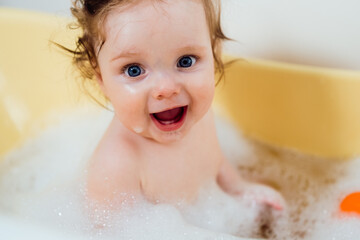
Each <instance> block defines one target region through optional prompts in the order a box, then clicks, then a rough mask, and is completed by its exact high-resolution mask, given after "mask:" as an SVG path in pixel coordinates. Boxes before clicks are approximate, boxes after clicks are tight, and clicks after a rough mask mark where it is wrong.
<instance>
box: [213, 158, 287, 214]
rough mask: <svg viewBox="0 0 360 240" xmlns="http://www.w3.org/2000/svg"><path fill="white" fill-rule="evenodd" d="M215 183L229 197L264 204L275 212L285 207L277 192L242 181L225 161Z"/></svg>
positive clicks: (260, 185) (264, 186)
mask: <svg viewBox="0 0 360 240" xmlns="http://www.w3.org/2000/svg"><path fill="white" fill-rule="evenodd" d="M217 182H218V184H219V185H220V187H221V188H222V189H223V190H224V191H225V192H227V193H229V194H230V195H233V196H238V197H241V198H244V199H248V200H250V201H255V202H258V203H260V204H265V205H268V206H270V207H272V208H274V209H276V210H282V209H283V208H284V207H285V201H284V199H283V197H282V196H281V194H280V193H279V192H277V191H276V190H274V189H272V188H270V187H268V186H266V185H263V184H259V183H252V182H248V181H246V180H244V179H243V178H242V177H241V176H240V174H239V172H238V171H236V169H235V168H234V167H233V166H232V165H231V164H230V162H229V161H227V160H226V159H224V160H223V161H222V164H221V166H220V169H219V173H218V176H217Z"/></svg>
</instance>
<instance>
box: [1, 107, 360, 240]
mask: <svg viewBox="0 0 360 240" xmlns="http://www.w3.org/2000/svg"><path fill="white" fill-rule="evenodd" d="M111 117H112V114H111V113H109V112H101V113H99V112H95V113H92V112H88V111H79V112H77V113H76V114H70V115H68V116H65V117H64V118H62V119H61V120H59V124H57V125H56V126H54V127H51V128H49V129H47V130H45V131H44V132H42V133H41V134H39V135H37V136H36V137H34V138H33V139H31V141H29V142H27V143H25V144H24V145H22V146H21V147H19V148H18V149H17V150H15V151H13V152H11V153H10V154H8V155H7V156H5V157H4V159H2V160H1V162H0V165H1V166H0V213H2V218H3V219H4V216H12V217H15V219H21V220H20V222H21V223H22V225H21V224H20V225H19V226H23V225H24V226H25V225H26V223H29V224H30V225H31V224H34V223H36V225H38V226H42V227H43V228H44V229H53V230H54V232H55V233H54V237H55V234H57V233H59V232H60V233H61V234H66V235H67V236H74V239H80V238H85V239H89V238H90V239H239V238H240V237H257V238H260V237H261V238H268V239H328V238H329V239H355V238H356V236H358V235H359V234H360V217H359V216H356V215H349V216H348V215H345V214H341V213H340V212H339V210H338V209H339V208H338V205H339V203H340V201H341V199H342V198H343V197H344V196H345V195H346V194H348V193H351V192H354V191H359V190H360V174H358V173H357V172H356V168H358V167H360V160H358V159H354V160H351V161H347V162H342V163H339V162H334V161H329V160H325V159H318V158H314V157H309V156H305V155H302V154H299V153H296V152H293V151H286V150H282V149H276V148H272V147H268V146H265V145H262V144H260V143H257V142H253V141H250V140H247V139H245V138H243V137H241V135H239V134H238V133H237V131H236V130H235V128H234V127H233V126H232V125H231V124H229V123H227V122H226V121H224V120H221V119H217V129H218V135H219V139H220V142H221V145H222V148H223V150H224V152H225V154H226V156H227V157H228V159H229V160H231V162H232V163H233V164H234V165H236V166H237V167H238V169H239V173H240V174H242V175H243V176H244V177H245V178H248V179H252V180H255V181H260V182H263V183H265V184H268V185H271V186H273V187H274V188H276V189H278V190H279V191H281V192H282V194H283V195H284V197H285V199H286V201H287V207H286V209H285V211H283V213H281V214H278V215H276V214H275V215H261V214H259V213H262V212H261V209H259V207H257V206H256V205H255V204H252V203H251V202H246V201H242V200H235V199H234V198H232V197H230V196H228V195H227V194H225V193H223V192H222V191H221V190H220V189H219V188H218V187H217V185H216V184H215V183H211V184H209V186H207V187H204V189H202V190H201V193H200V195H199V198H198V200H197V202H196V203H194V204H191V205H188V204H185V203H182V202H179V203H178V204H177V205H176V206H171V205H166V204H150V203H147V202H146V201H140V200H139V201H138V202H135V203H133V204H132V206H131V207H128V206H127V205H126V202H125V203H124V207H123V208H122V209H121V211H120V210H119V211H118V210H116V209H111V210H110V209H103V208H98V207H97V206H96V205H95V206H94V205H92V204H91V203H90V201H89V200H88V199H86V191H85V188H84V186H83V179H84V176H85V175H86V171H85V169H86V164H87V160H88V159H89V157H90V155H91V153H92V151H93V149H94V148H95V147H96V145H97V142H98V141H99V139H100V138H101V136H102V133H103V132H104V131H105V129H106V127H107V125H108V123H109V121H110V120H111ZM358 169H359V168H358ZM128 197H129V198H131V196H128ZM2 218H0V223H1V222H3V223H4V221H5V220H4V221H2ZM10 222H14V221H13V220H11V221H10ZM1 225H2V224H0V226H1ZM3 226H4V225H3ZM0 228H1V227H0ZM9 229H10V228H9ZM36 229H38V228H37V227H36ZM4 230H6V229H4ZM46 231H48V230H44V232H46ZM0 232H4V231H3V230H2V229H1V231H0ZM61 234H60V235H61ZM79 235H80V237H79ZM28 236H29V239H30V237H31V236H32V235H31V234H29V235H28ZM34 236H35V235H34ZM0 237H1V235H0ZM37 239H40V238H37ZM68 239H70V238H68ZM240 239H241V238H240Z"/></svg>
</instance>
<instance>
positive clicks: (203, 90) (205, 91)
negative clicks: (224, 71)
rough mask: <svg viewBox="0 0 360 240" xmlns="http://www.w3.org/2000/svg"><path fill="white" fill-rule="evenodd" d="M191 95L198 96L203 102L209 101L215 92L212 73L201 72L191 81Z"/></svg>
mask: <svg viewBox="0 0 360 240" xmlns="http://www.w3.org/2000/svg"><path fill="white" fill-rule="evenodd" d="M191 88H192V89H193V90H192V95H193V96H194V97H196V98H198V99H199V100H200V101H204V103H203V104H206V103H207V102H211V101H212V99H213V97H214V92H215V80H214V74H211V73H208V74H202V75H201V76H197V77H196V78H195V79H194V80H193V82H192V86H191Z"/></svg>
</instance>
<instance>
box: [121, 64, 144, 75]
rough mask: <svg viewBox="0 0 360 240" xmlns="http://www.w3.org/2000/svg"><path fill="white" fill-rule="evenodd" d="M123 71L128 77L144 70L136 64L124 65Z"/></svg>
mask: <svg viewBox="0 0 360 240" xmlns="http://www.w3.org/2000/svg"><path fill="white" fill-rule="evenodd" d="M124 72H125V74H126V75H127V76H129V77H137V76H139V75H140V74H142V73H144V70H143V69H142V68H141V67H140V66H138V65H131V66H129V67H125V69H124Z"/></svg>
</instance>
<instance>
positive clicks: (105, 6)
mask: <svg viewBox="0 0 360 240" xmlns="http://www.w3.org/2000/svg"><path fill="white" fill-rule="evenodd" d="M141 1H142V0H74V1H73V7H72V8H71V12H72V14H73V16H74V17H75V18H76V19H77V24H76V25H77V27H79V28H80V29H82V30H83V34H82V35H81V36H80V37H79V38H78V41H77V48H76V50H75V52H74V53H75V54H74V64H75V66H76V67H77V68H78V69H79V70H80V72H81V76H82V78H83V79H84V81H90V82H93V81H94V80H96V79H95V75H96V73H97V71H98V63H97V54H98V52H97V51H99V48H100V47H101V44H102V42H103V41H104V38H105V37H106V36H105V35H104V34H105V33H104V31H103V27H104V26H103V25H104V22H105V20H106V17H107V16H108V14H109V13H110V12H111V11H112V10H114V9H115V8H117V7H126V6H131V5H134V4H137V3H139V2H141ZM143 1H144V0H143ZM145 1H146V0H145ZM149 1H151V2H154V3H155V2H166V1H170V2H171V1H173V0H149ZM190 1H196V0H190ZM198 2H200V3H201V4H202V5H203V8H204V10H205V15H206V21H207V25H208V30H209V35H210V39H211V47H212V52H213V57H214V63H215V70H216V71H217V73H219V76H220V78H219V79H221V77H222V76H223V72H224V64H223V61H222V59H221V48H222V42H223V41H224V40H227V39H228V38H227V37H226V36H225V35H224V33H223V31H222V28H221V24H220V0H198Z"/></svg>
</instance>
